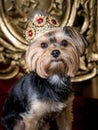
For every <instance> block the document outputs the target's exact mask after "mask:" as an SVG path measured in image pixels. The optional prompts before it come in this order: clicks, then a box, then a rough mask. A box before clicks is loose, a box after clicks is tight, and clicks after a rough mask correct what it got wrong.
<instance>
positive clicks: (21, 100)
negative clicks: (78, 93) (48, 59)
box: [2, 73, 72, 130]
mask: <svg viewBox="0 0 98 130" xmlns="http://www.w3.org/2000/svg"><path fill="white" fill-rule="evenodd" d="M61 79H62V81H63V84H57V85H55V84H51V83H50V82H49V81H48V79H42V78H41V77H39V76H38V75H37V74H36V73H30V74H26V75H25V76H24V77H22V78H21V79H20V80H18V81H17V82H16V84H15V85H14V86H13V87H12V89H11V91H10V93H9V95H8V97H7V100H6V102H5V105H4V109H3V113H2V126H3V129H4V130H13V127H14V125H15V120H19V119H22V117H21V116H20V113H23V112H27V111H29V109H30V108H29V104H30V101H31V99H32V100H34V99H35V98H37V99H40V100H45V101H49V102H50V101H60V102H64V101H65V100H67V97H68V96H69V94H70V93H71V92H72V88H71V82H70V78H61Z"/></svg>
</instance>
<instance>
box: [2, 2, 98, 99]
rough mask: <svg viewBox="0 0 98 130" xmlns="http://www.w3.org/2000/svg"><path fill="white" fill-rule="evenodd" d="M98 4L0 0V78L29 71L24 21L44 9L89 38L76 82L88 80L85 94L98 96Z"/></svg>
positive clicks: (61, 23) (18, 75) (62, 23)
mask: <svg viewBox="0 0 98 130" xmlns="http://www.w3.org/2000/svg"><path fill="white" fill-rule="evenodd" d="M97 7H98V3H97V0H48V1H47V0H43V1H40V0H0V79H2V80H5V79H11V78H13V77H15V76H17V77H21V76H22V75H24V74H25V73H27V69H26V66H25V61H24V54H25V51H26V49H27V47H28V44H27V43H26V41H25V39H24V37H23V31H24V25H25V23H26V21H27V19H28V18H29V17H31V16H32V13H33V11H34V10H42V11H43V10H44V11H47V13H49V14H52V15H55V16H56V17H57V18H58V20H59V22H60V25H61V26H65V25H66V26H67V25H68V26H75V27H77V28H78V29H79V31H80V32H81V33H82V34H83V35H84V36H85V38H86V39H87V41H88V43H89V47H88V48H87V50H86V52H85V55H84V56H83V57H81V58H80V61H81V63H80V69H79V71H78V73H77V75H76V77H75V78H72V82H82V81H83V82H85V85H86V87H85V92H84V95H86V94H88V95H89V96H92V97H94V98H98V94H97V92H98V87H97V84H98V83H97V82H98V79H97V74H98V38H97V35H98V26H97V21H98V14H97V12H98V8H97ZM89 82H90V84H89ZM87 86H88V87H87ZM88 89H89V93H88Z"/></svg>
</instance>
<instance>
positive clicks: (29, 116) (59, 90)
mask: <svg viewBox="0 0 98 130" xmlns="http://www.w3.org/2000/svg"><path fill="white" fill-rule="evenodd" d="M25 38H26V40H27V41H28V43H30V45H29V47H28V49H27V51H26V63H27V67H28V68H29V70H30V73H28V74H26V75H25V76H23V77H22V78H21V79H20V80H18V81H17V82H16V84H15V85H14V86H13V87H12V88H11V90H10V92H9V94H8V97H7V99H6V102H5V105H4V108H3V112H2V126H3V129H4V130H71V128H72V120H73V119H72V117H73V116H72V102H73V99H74V94H73V90H72V85H71V77H73V76H75V74H76V73H77V71H78V68H79V64H80V57H81V55H83V53H84V51H85V48H86V47H87V42H86V40H85V39H84V37H83V36H82V35H81V34H80V33H79V32H78V31H77V30H76V29H75V28H74V27H69V26H65V27H60V26H59V23H58V21H57V19H56V18H54V17H53V16H50V15H49V16H47V15H43V14H35V15H34V16H33V18H32V19H29V20H28V22H27V24H26V31H25Z"/></svg>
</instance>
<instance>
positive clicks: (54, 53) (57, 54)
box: [51, 50, 60, 58]
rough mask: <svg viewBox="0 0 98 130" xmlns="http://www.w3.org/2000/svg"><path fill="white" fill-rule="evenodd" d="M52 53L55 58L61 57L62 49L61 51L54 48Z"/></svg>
mask: <svg viewBox="0 0 98 130" xmlns="http://www.w3.org/2000/svg"><path fill="white" fill-rule="evenodd" d="M51 55H52V56H53V57H54V58H57V57H59V55H60V51H59V50H53V51H52V52H51Z"/></svg>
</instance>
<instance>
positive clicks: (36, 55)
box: [26, 26, 87, 78]
mask: <svg viewBox="0 0 98 130" xmlns="http://www.w3.org/2000/svg"><path fill="white" fill-rule="evenodd" d="M86 47H87V42H86V40H85V39H84V37H83V36H82V35H81V34H80V33H79V32H78V31H77V30H76V29H75V28H73V27H68V26H66V27H56V28H54V29H52V30H51V29H50V30H49V31H48V32H47V31H46V32H44V33H42V34H40V35H39V36H37V37H35V38H34V39H33V40H32V41H31V44H30V45H29V47H28V50H27V52H26V63H27V66H28V68H29V70H30V71H33V72H36V73H37V74H38V75H39V76H41V77H43V78H49V77H50V76H53V75H61V76H70V77H73V76H74V75H75V74H76V72H77V70H78V68H79V63H80V56H81V55H82V54H83V52H84V50H85V48H86Z"/></svg>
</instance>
